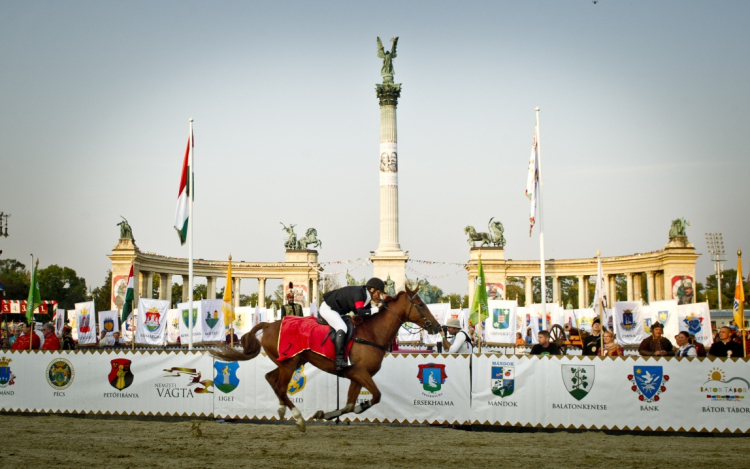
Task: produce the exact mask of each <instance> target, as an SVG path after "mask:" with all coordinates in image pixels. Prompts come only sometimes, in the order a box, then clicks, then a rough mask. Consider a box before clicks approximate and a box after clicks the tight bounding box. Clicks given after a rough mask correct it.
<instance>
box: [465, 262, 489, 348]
mask: <svg viewBox="0 0 750 469" xmlns="http://www.w3.org/2000/svg"><path fill="white" fill-rule="evenodd" d="M479 262H482V251H481V250H480V251H479ZM482 272H483V273H484V270H482ZM482 288H485V289H486V288H487V287H486V286H484V285H483V286H482ZM474 294H475V295H476V292H474ZM477 305H479V311H478V312H477V327H478V329H479V330H478V331H477V345H478V346H479V353H480V354H481V353H482V301H481V300H480V301H477ZM469 317H471V311H469Z"/></svg>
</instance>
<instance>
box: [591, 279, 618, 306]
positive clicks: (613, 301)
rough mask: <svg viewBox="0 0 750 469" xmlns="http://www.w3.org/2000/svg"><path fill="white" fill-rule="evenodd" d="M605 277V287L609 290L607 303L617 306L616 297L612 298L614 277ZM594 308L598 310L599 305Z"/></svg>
mask: <svg viewBox="0 0 750 469" xmlns="http://www.w3.org/2000/svg"><path fill="white" fill-rule="evenodd" d="M603 275H604V285H606V288H607V301H608V302H609V304H610V305H614V304H615V300H614V298H615V297H614V296H612V282H611V280H612V276H611V275H609V274H603ZM594 308H598V306H597V305H594Z"/></svg>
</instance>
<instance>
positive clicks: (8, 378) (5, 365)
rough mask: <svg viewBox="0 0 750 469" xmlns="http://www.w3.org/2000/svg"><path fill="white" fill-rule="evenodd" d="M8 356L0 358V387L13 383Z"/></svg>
mask: <svg viewBox="0 0 750 469" xmlns="http://www.w3.org/2000/svg"><path fill="white" fill-rule="evenodd" d="M11 361H13V360H11V359H10V358H5V357H3V358H0V388H4V387H6V386H9V385H11V384H13V378H14V376H13V373H11V372H10V366H9V365H10V362H11Z"/></svg>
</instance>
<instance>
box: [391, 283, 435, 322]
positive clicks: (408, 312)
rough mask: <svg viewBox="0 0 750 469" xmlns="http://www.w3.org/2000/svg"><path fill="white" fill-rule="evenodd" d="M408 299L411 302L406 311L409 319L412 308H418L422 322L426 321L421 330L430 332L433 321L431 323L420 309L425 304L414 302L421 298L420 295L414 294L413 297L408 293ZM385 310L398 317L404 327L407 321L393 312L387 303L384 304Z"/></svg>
mask: <svg viewBox="0 0 750 469" xmlns="http://www.w3.org/2000/svg"><path fill="white" fill-rule="evenodd" d="M406 298H407V299H408V300H409V309H408V310H407V311H406V317H407V318H408V317H409V315H410V314H411V309H412V308H416V309H417V312H418V313H419V315H420V316H422V320H423V321H424V326H419V328H420V329H426V330H427V331H428V332H429V329H430V326H432V321H430V320H429V319H427V318H426V317H425V315H424V313H423V312H422V309H421V308H420V306H422V305H423V304H424V303H423V304H421V305H420V304H418V303H416V302H415V301H414V299H415V298H419V293H417V292H414V294H413V295H411V296H410V295H409V294H408V293H407V294H406ZM383 308H385V310H386V311H388V312H389V313H391V314H392V315H394V316H396V319H398V321H399V322H400V323H401V325H403V324H404V323H405V322H406V321H403V320H402V319H401V318H400V317H398V315H397V314H396V313H394V312H393V311H392V310H391V308H389V307H388V305H386V304H385V303H383Z"/></svg>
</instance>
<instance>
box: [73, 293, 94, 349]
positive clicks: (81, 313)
mask: <svg viewBox="0 0 750 469" xmlns="http://www.w3.org/2000/svg"><path fill="white" fill-rule="evenodd" d="M76 330H77V331H78V343H79V344H81V345H85V344H96V307H95V306H94V302H93V301H87V302H85V303H76Z"/></svg>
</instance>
